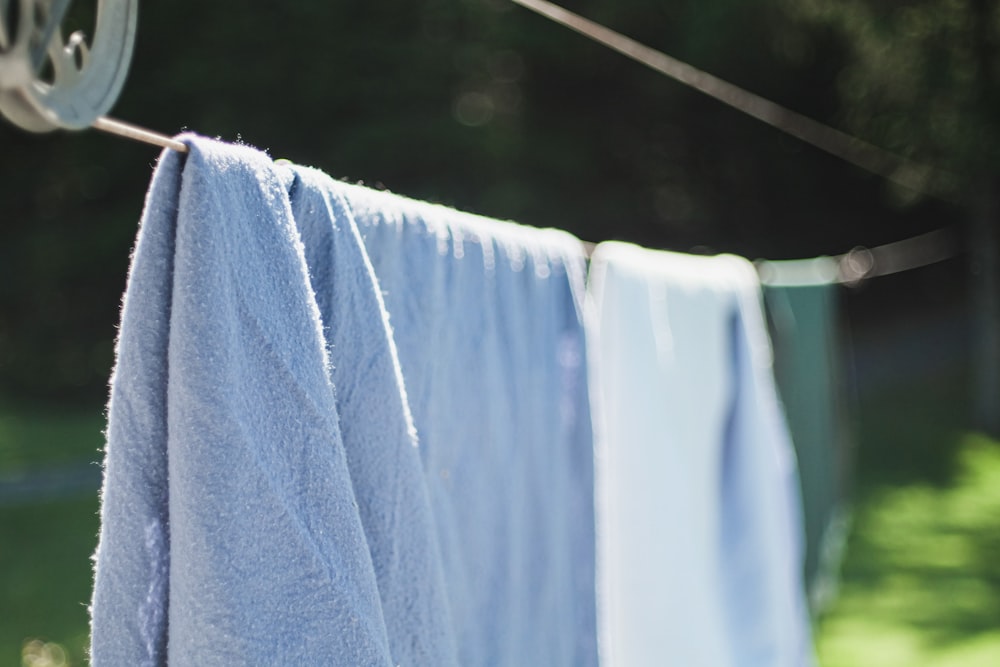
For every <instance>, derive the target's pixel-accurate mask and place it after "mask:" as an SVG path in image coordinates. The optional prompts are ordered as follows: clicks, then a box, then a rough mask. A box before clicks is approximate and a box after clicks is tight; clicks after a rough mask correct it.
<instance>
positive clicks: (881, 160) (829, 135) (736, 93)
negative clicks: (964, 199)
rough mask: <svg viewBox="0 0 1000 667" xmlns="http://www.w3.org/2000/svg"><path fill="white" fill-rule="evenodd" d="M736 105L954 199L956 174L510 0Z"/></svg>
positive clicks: (564, 15) (586, 23) (594, 28)
mask: <svg viewBox="0 0 1000 667" xmlns="http://www.w3.org/2000/svg"><path fill="white" fill-rule="evenodd" d="M512 1H513V2H515V3H516V4H518V5H521V6H522V7H525V8H527V9H530V10H531V11H533V12H536V13H537V14H539V15H541V16H544V17H545V18H548V19H550V20H552V21H554V22H556V23H558V24H560V25H562V26H564V27H566V28H569V29H570V30H573V31H575V32H578V33H580V34H581V35H584V36H585V37H588V38H590V39H591V40H593V41H595V42H598V43H599V44H602V45H604V46H606V47H608V48H610V49H612V50H614V51H617V52H618V53H621V54H622V55H624V56H627V57H628V58H631V59H632V60H635V61H636V62H639V63H641V64H643V65H646V66H647V67H649V68H651V69H653V70H655V71H657V72H660V73H661V74H664V75H666V76H668V77H669V78H671V79H673V80H675V81H677V82H679V83H682V84H684V85H686V86H688V87H690V88H694V89H695V90H697V91H699V92H701V93H704V94H705V95H708V96H709V97H711V98H713V99H715V100H717V101H719V102H722V103H723V104H726V105H728V106H730V107H732V108H734V109H736V110H737V111H740V112H742V113H744V114H746V115H748V116H751V117H753V118H756V119H757V120H759V121H761V122H763V123H766V124H767V125H770V126H771V127H773V128H775V129H777V130H780V131H782V132H784V133H786V134H789V135H791V136H793V137H795V138H797V139H799V140H801V141H804V142H805V143H807V144H810V145H812V146H815V147H816V148H819V149H820V150H823V151H826V152H827V153H830V154H831V155H834V156H836V157H838V158H840V159H842V160H844V161H846V162H849V163H850V164H853V165H855V166H857V167H860V168H861V169H864V170H865V171H868V172H871V173H873V174H876V175H878V176H881V177H882V178H885V179H887V180H889V181H891V182H893V183H896V184H898V185H901V186H903V187H905V188H908V189H910V190H913V191H916V192H920V193H926V194H931V195H934V196H936V197H939V198H941V199H945V200H950V199H951V194H950V193H951V185H952V184H953V183H954V182H955V177H954V176H953V175H952V174H949V173H946V172H944V171H942V170H940V169H936V168H934V167H931V166H928V165H921V164H917V163H915V162H912V161H910V160H907V159H906V158H904V157H901V156H899V155H896V154H895V153H892V152H890V151H887V150H885V149H883V148H880V147H878V146H875V145H874V144H871V143H869V142H867V141H864V140H863V139H859V138H857V137H855V136H852V135H850V134H847V133H846V132H843V131H841V130H838V129H836V128H833V127H830V126H829V125H825V124H823V123H820V122H819V121H816V120H813V119H812V118H809V117H808V116H804V115H802V114H800V113H798V112H795V111H792V110H791V109H788V108H786V107H783V106H781V105H779V104H776V103H774V102H772V101H771V100H768V99H766V98H764V97H761V96H760V95H757V94H755V93H752V92H750V91H748V90H745V89H743V88H740V87H739V86H736V85H733V84H731V83H729V82H728V81H724V80H723V79H720V78H719V77H717V76H714V75H712V74H709V73H708V72H705V71H702V70H700V69H697V68H696V67H693V66H691V65H689V64H687V63H685V62H682V61H680V60H677V59H676V58H672V57H670V56H668V55H666V54H665V53H662V52H660V51H657V50H655V49H652V48H650V47H648V46H646V45H644V44H640V43H639V42H637V41H635V40H634V39H632V38H630V37H626V36H625V35H623V34H621V33H619V32H615V31H614V30H611V29H610V28H607V27H605V26H603V25H601V24H599V23H595V22H594V21H591V20H589V19H586V18H584V17H582V16H580V15H579V14H574V13H573V12H571V11H568V10H566V9H564V8H562V7H560V6H558V5H555V4H553V3H551V2H548V0H512Z"/></svg>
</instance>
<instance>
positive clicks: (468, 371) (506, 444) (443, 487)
mask: <svg viewBox="0 0 1000 667" xmlns="http://www.w3.org/2000/svg"><path fill="white" fill-rule="evenodd" d="M337 192H338V194H341V195H343V197H344V199H345V200H346V201H347V202H348V204H349V207H350V211H351V213H352V214H353V216H354V218H355V220H356V221H357V224H358V227H359V229H360V230H361V233H362V235H363V236H364V239H365V245H366V247H367V249H368V253H369V256H370V257H371V260H372V264H373V266H374V268H375V273H376V275H377V276H378V279H379V284H380V287H381V288H382V290H383V291H384V295H385V301H386V306H387V309H388V310H389V313H390V322H391V324H392V327H393V336H394V339H395V342H396V345H397V346H398V350H399V359H400V365H401V367H402V369H403V375H404V377H405V378H406V388H407V391H408V396H409V399H410V405H411V407H412V410H413V418H414V423H415V424H416V427H417V433H418V436H419V439H420V454H421V457H422V461H423V465H424V470H425V474H426V480H427V488H428V489H429V492H430V498H431V505H432V508H433V512H434V517H435V519H436V526H437V529H438V535H439V539H440V544H441V556H442V558H443V563H444V567H443V570H444V572H445V587H446V590H447V597H448V602H449V608H450V609H451V623H452V627H453V630H454V636H455V639H456V643H457V645H458V662H459V663H460V664H461V665H472V666H474V665H510V666H511V667H514V666H517V667H523V666H524V665H546V666H553V665H567V666H569V665H572V666H585V665H594V664H595V663H596V655H597V650H596V646H597V645H596V634H595V633H596V616H595V614H596V612H595V580H594V576H595V574H594V549H595V545H594V509H593V437H592V431H591V424H590V409H589V399H588V389H587V368H586V360H585V343H584V329H583V324H582V319H581V306H582V301H583V296H584V291H585V270H586V259H585V254H584V249H583V247H582V244H581V243H580V241H579V240H578V239H576V238H574V237H572V236H570V235H569V234H566V233H565V232H560V231H556V230H540V229H534V228H530V227H524V226H519V225H515V224H512V223H506V222H498V221H495V220H487V219H484V218H479V217H475V216H472V215H469V214H464V213H459V212H456V211H454V210H451V209H448V208H444V207H441V206H434V205H431V204H426V203H418V202H415V201H411V200H407V199H404V198H401V197H398V196H395V195H392V194H388V193H385V192H375V191H372V190H369V189H366V188H362V187H358V186H351V185H344V184H338V189H337Z"/></svg>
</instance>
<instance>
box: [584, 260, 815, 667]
mask: <svg viewBox="0 0 1000 667" xmlns="http://www.w3.org/2000/svg"><path fill="white" fill-rule="evenodd" d="M589 287H590V298H591V307H592V309H591V310H590V311H589V317H590V318H591V319H590V322H591V328H590V329H589V331H588V333H589V343H590V345H591V352H592V368H593V380H592V383H593V393H594V400H595V406H596V407H595V423H596V424H597V433H598V438H597V440H598V445H597V452H598V454H597V462H598V466H597V470H596V472H595V474H596V478H597V498H598V500H597V507H598V511H597V526H598V575H599V582H600V583H599V586H598V590H599V594H600V597H599V600H600V602H601V604H600V608H599V618H600V637H601V658H602V664H603V665H606V666H611V667H614V666H615V665H628V666H630V667H631V666H640V665H662V664H677V665H711V666H712V667H802V666H803V665H807V664H810V663H811V645H810V639H809V627H808V621H807V617H806V611H805V601H804V593H803V588H802V577H801V565H802V560H801V559H802V554H801V551H802V546H801V540H802V537H801V518H800V513H801V507H800V500H799V495H798V482H797V476H796V469H795V459H794V453H793V452H792V449H791V445H790V442H789V439H788V434H787V429H786V427H785V424H784V422H783V420H782V417H781V413H780V409H779V404H778V401H777V396H776V393H775V387H774V381H773V377H772V375H771V354H770V353H771V350H770V345H769V341H768V339H767V332H766V330H765V328H764V320H763V316H762V310H761V304H760V288H759V284H758V282H757V278H756V274H755V272H754V270H753V267H752V266H750V264H749V263H748V262H747V261H746V260H743V259H740V258H737V257H732V256H720V257H694V256H689V255H681V254H677V253H668V252H658V251H653V250H646V249H643V248H639V247H637V246H632V245H627V244H622V243H602V244H600V245H599V246H598V247H597V249H596V251H595V253H594V255H593V258H592V263H591V282H590V285H589Z"/></svg>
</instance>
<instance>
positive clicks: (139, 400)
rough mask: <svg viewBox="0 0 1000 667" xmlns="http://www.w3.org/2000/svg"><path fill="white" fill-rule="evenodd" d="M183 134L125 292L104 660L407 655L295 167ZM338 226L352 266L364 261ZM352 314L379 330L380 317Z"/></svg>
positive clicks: (104, 562) (107, 498) (102, 581)
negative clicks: (364, 508) (366, 523)
mask: <svg viewBox="0 0 1000 667" xmlns="http://www.w3.org/2000/svg"><path fill="white" fill-rule="evenodd" d="M186 142H187V143H188V145H189V147H190V153H189V154H188V156H187V157H186V159H184V158H182V157H181V156H179V155H177V154H176V153H171V152H166V153H165V154H164V156H163V157H162V158H161V161H160V164H159V166H158V168H157V173H156V175H155V176H154V182H153V186H152V188H151V191H150V194H149V197H148V200H147V205H146V210H145V213H144V218H143V221H142V224H141V228H140V233H139V238H138V241H137V245H136V250H135V254H134V257H133V262H132V267H131V270H130V276H129V284H128V288H127V291H126V296H125V300H124V305H123V311H122V324H121V333H120V337H119V341H118V346H117V362H116V368H115V372H114V376H113V378H112V382H111V399H110V402H109V408H108V419H109V424H108V442H107V449H106V453H105V479H104V486H103V495H102V510H101V512H102V515H101V535H100V542H99V546H98V549H97V553H96V557H95V560H96V568H95V588H94V597H93V605H92V659H93V663H94V664H95V665H121V664H135V665H161V664H167V663H168V662H169V663H172V664H315V663H319V664H336V665H353V664H359V665H361V664H363V665H390V664H395V663H394V662H393V661H392V658H391V654H390V649H389V641H388V637H387V630H386V626H385V621H384V619H383V615H382V608H381V604H380V597H379V591H378V586H377V580H376V576H375V572H374V567H373V564H372V560H371V556H370V553H369V549H368V544H367V540H366V536H365V532H364V528H363V526H362V522H361V520H360V518H359V514H358V511H357V499H356V497H355V494H354V489H353V484H352V480H351V476H350V471H349V467H348V461H347V456H346V453H345V450H344V439H343V435H342V432H341V430H340V425H339V420H338V408H337V405H336V402H335V396H334V390H333V386H332V383H331V378H330V376H329V373H328V369H329V367H330V366H331V365H337V364H339V363H341V358H339V357H336V356H335V357H333V358H331V357H329V356H328V353H327V348H326V345H325V341H324V337H323V330H322V324H321V320H320V317H319V310H318V308H317V305H316V302H315V299H314V298H313V293H312V288H311V285H310V282H309V278H308V273H307V269H306V263H305V261H304V256H303V249H302V244H301V242H300V239H299V234H298V231H297V229H296V226H295V221H294V219H293V216H292V211H291V207H290V201H289V196H288V187H289V185H290V184H291V183H292V181H293V180H294V175H293V174H291V173H290V172H288V171H287V170H286V169H285V168H282V167H277V166H275V165H274V164H273V163H272V162H271V160H270V159H269V158H267V156H265V155H263V154H262V153H259V152H257V151H255V150H252V149H249V148H246V147H240V146H229V145H224V144H220V143H217V142H211V141H207V140H203V139H200V138H195V137H187V138H186ZM343 236H344V237H345V239H344V245H345V248H344V251H343V256H342V259H343V260H344V261H345V262H349V263H352V264H354V265H356V266H359V267H363V266H364V264H365V261H364V253H363V248H362V247H361V246H360V245H359V244H358V243H357V240H356V238H354V237H352V235H351V232H350V229H349V227H345V231H344V234H343ZM351 243H353V247H351ZM366 289H367V290H368V291H369V292H372V293H374V292H375V287H374V285H373V284H371V283H370V282H369V284H368V285H367V287H366ZM354 324H355V325H357V326H359V327H360V328H361V329H362V330H364V331H368V332H377V331H378V330H379V328H380V327H381V328H382V330H383V331H384V322H383V321H382V320H381V318H380V314H379V313H378V311H373V312H369V313H367V320H366V321H362V322H355V323H354ZM383 340H384V336H383ZM347 352H348V350H336V351H335V354H342V353H343V354H346V353H347ZM388 390H390V391H391V390H392V388H391V387H390V388H388ZM392 409H394V410H396V412H397V413H398V418H399V420H400V421H404V417H403V414H402V412H401V411H400V410H399V409H398V406H392Z"/></svg>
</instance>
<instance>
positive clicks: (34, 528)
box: [0, 494, 98, 667]
mask: <svg viewBox="0 0 1000 667" xmlns="http://www.w3.org/2000/svg"><path fill="white" fill-rule="evenodd" d="M97 529H98V517H97V495H96V494H94V495H93V496H92V497H83V498H80V499H78V500H68V501H62V502H58V503H46V504H43V505H34V506H20V507H7V508H0V607H2V609H3V612H2V614H0V616H2V622H0V665H5V666H6V665H20V664H22V652H24V651H25V648H26V646H27V645H29V644H30V643H31V641H32V640H41V641H42V642H54V643H56V644H58V645H60V646H62V647H63V649H64V652H65V653H66V656H67V658H68V661H67V662H64V663H63V664H69V665H83V664H86V663H85V661H84V651H85V647H86V645H87V641H88V639H87V632H88V630H87V627H88V620H87V604H88V603H89V602H90V589H91V561H90V555H91V554H92V553H93V551H94V548H95V547H96V545H97ZM31 648H32V647H31V646H27V649H28V651H30V650H31ZM24 664H25V665H26V667H27V665H28V661H24ZM38 664H39V667H41V666H42V665H45V667H57V666H58V665H59V664H60V663H59V662H57V661H54V660H50V661H49V662H48V663H45V662H39V663H38Z"/></svg>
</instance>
